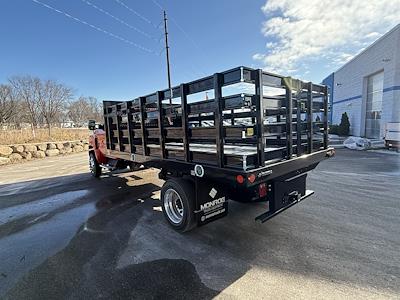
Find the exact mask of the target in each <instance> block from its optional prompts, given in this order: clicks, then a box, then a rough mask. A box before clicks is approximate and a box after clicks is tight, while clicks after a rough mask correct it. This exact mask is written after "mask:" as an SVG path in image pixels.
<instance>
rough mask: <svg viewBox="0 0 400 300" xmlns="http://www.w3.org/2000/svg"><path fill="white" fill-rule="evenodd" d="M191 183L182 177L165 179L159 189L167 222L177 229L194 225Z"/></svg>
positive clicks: (184, 230)
mask: <svg viewBox="0 0 400 300" xmlns="http://www.w3.org/2000/svg"><path fill="white" fill-rule="evenodd" d="M194 199H195V194H194V187H193V183H192V182H191V181H189V180H185V179H183V178H173V179H169V180H168V181H166V182H165V183H164V185H163V187H162V189H161V202H162V210H163V213H164V216H165V218H166V219H167V221H168V223H169V224H170V225H171V227H172V228H174V229H175V230H177V231H180V232H186V231H190V230H192V229H193V228H195V227H196V219H195V216H194Z"/></svg>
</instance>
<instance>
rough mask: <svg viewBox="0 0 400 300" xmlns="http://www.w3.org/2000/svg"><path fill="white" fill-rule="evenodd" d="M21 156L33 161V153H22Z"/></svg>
mask: <svg viewBox="0 0 400 300" xmlns="http://www.w3.org/2000/svg"><path fill="white" fill-rule="evenodd" d="M21 156H22V158H23V159H26V160H31V159H32V153H31V152H22V153H21Z"/></svg>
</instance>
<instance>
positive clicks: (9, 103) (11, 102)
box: [0, 84, 18, 124]
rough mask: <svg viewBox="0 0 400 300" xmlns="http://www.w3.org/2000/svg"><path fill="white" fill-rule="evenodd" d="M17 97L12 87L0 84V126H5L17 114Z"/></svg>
mask: <svg viewBox="0 0 400 300" xmlns="http://www.w3.org/2000/svg"><path fill="white" fill-rule="evenodd" d="M16 108H17V97H16V95H15V91H14V89H13V87H12V86H11V85H7V84H0V124H4V123H6V122H8V121H10V120H11V119H13V117H14V116H15V115H16V114H17V112H18V110H17V109H16Z"/></svg>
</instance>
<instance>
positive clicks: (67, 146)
mask: <svg viewBox="0 0 400 300" xmlns="http://www.w3.org/2000/svg"><path fill="white" fill-rule="evenodd" d="M63 145H64V148H71V143H70V142H66V143H64V144H63Z"/></svg>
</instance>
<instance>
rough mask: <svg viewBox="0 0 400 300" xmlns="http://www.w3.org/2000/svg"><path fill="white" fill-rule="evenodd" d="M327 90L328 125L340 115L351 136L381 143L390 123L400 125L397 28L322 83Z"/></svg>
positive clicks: (334, 121)
mask: <svg viewBox="0 0 400 300" xmlns="http://www.w3.org/2000/svg"><path fill="white" fill-rule="evenodd" d="M323 83H324V84H326V85H328V86H329V90H330V99H329V101H330V105H329V106H330V113H329V118H330V123H331V124H339V123H340V120H341V116H342V113H344V112H346V113H347V114H348V116H349V120H350V134H351V135H355V136H362V137H367V138H371V139H382V138H383V135H384V131H385V126H386V124H387V123H389V122H400V24H398V25H397V26H396V27H394V28H393V29H392V30H390V31H389V32H387V33H386V34H385V35H383V36H382V37H380V38H379V39H378V40H377V41H375V42H374V43H373V44H372V45H370V46H369V47H367V48H366V49H364V50H363V51H362V52H361V53H360V54H358V55H357V56H355V57H354V58H353V59H351V60H350V61H349V62H347V63H346V64H345V65H344V66H342V67H341V68H340V69H338V70H337V71H336V72H334V73H332V74H331V75H329V76H328V77H327V78H325V79H324V80H323Z"/></svg>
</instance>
